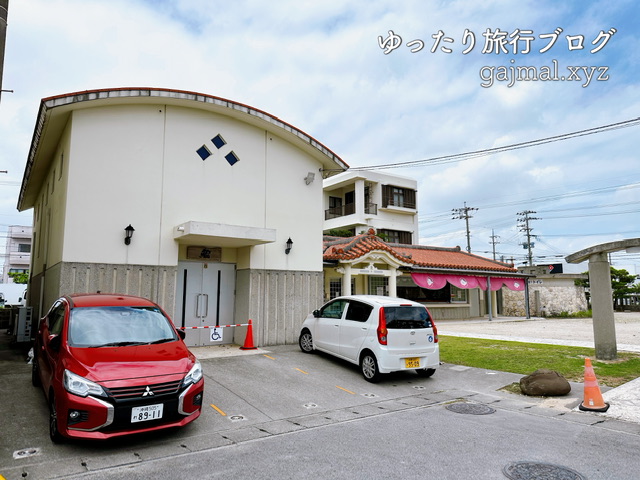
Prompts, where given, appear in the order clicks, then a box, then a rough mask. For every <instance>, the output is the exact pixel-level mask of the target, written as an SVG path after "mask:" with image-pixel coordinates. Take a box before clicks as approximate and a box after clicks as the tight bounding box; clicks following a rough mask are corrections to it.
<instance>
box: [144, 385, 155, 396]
mask: <svg viewBox="0 0 640 480" xmlns="http://www.w3.org/2000/svg"><path fill="white" fill-rule="evenodd" d="M152 395H153V392H152V391H151V389H150V388H149V385H147V388H146V390H145V391H144V393H143V394H142V396H143V397H147V396H149V397H150V396H152Z"/></svg>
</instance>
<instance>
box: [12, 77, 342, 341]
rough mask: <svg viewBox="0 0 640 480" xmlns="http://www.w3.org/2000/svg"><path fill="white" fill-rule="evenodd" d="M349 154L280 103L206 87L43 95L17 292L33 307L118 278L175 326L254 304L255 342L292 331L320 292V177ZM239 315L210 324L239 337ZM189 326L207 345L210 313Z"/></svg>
mask: <svg viewBox="0 0 640 480" xmlns="http://www.w3.org/2000/svg"><path fill="white" fill-rule="evenodd" d="M346 168H347V165H346V164H345V163H344V162H343V161H342V160H341V159H340V158H339V157H338V156H337V155H335V154H334V153H333V152H332V151H331V150H329V149H328V148H327V147H325V146H324V145H322V144H321V143H319V142H318V141H316V140H315V139H313V138H312V137H310V136H309V135H307V134H305V133H304V132H302V131H301V130H299V129H297V128H295V127H293V126H292V125H289V124H287V123H285V122H283V121H282V120H280V119H278V118H277V117H274V116H272V115H270V114H268V113H266V112H263V111H260V110H256V109H254V108H251V107H249V106H246V105H242V104H239V103H236V102H233V101H230V100H225V99H221V98H217V97H213V96H209V95H202V94H197V93H192V92H184V91H176V90H167V89H139V88H124V89H110V90H93V91H85V92H78V93H72V94H65V95H60V96H55V97H49V98H45V99H43V100H42V103H41V105H40V110H39V112H38V117H37V119H36V127H35V131H34V136H33V140H32V143H31V148H30V151H29V156H28V159H27V165H26V168H25V173H24V178H23V183H22V188H21V191H20V196H19V200H18V209H19V210H20V211H24V210H27V209H31V208H33V213H34V221H33V225H34V236H33V250H32V258H31V282H30V289H29V292H30V293H29V305H31V306H33V307H34V308H35V310H34V315H36V313H37V314H38V315H41V314H43V313H44V312H45V311H46V309H47V308H48V306H49V305H50V304H51V303H52V302H53V301H54V300H55V299H56V298H57V297H58V296H59V295H61V294H64V293H70V292H96V291H104V292H117V293H129V294H136V295H142V296H145V297H149V298H151V299H153V300H155V301H156V302H158V303H159V304H160V305H161V306H162V307H163V308H165V310H167V312H168V313H169V314H170V315H171V316H172V317H173V319H174V322H175V323H176V324H177V325H178V326H184V327H210V326H216V325H228V324H246V323H247V322H248V320H249V319H251V320H252V321H253V333H254V340H255V342H256V343H257V344H259V345H269V344H276V343H285V342H292V341H295V338H297V327H298V325H299V322H300V319H301V318H304V316H305V315H306V314H307V313H308V312H309V311H311V310H313V309H314V308H317V306H318V305H319V304H320V303H321V301H322V296H323V272H322V268H323V267H322V256H321V255H320V252H321V251H322V231H323V222H322V218H321V216H320V215H318V214H317V212H318V211H319V210H320V209H321V208H322V198H323V197H322V195H323V194H322V182H321V181H319V180H320V178H322V170H325V169H326V170H333V171H335V170H344V169H346ZM314 180H315V181H314ZM129 226H131V227H132V228H131V229H130V231H131V232H132V237H131V238H130V240H129V243H128V244H127V243H125V229H126V227H129ZM289 239H291V241H292V247H291V248H289V249H287V245H286V244H287V241H288V240H289ZM285 250H287V251H285ZM245 330H246V327H242V328H240V327H228V328H223V329H221V330H216V331H218V332H220V331H221V332H223V335H222V337H223V338H222V341H223V342H225V343H230V342H232V341H235V342H236V343H241V342H242V340H243V339H244V336H245ZM234 331H235V338H234ZM187 335H188V336H187V341H188V343H189V344H190V345H208V344H210V343H211V338H212V337H211V335H212V329H207V328H198V329H188V330H187Z"/></svg>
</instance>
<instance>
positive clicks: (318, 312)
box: [313, 310, 320, 318]
mask: <svg viewBox="0 0 640 480" xmlns="http://www.w3.org/2000/svg"><path fill="white" fill-rule="evenodd" d="M313 316H314V317H316V318H320V310H314V311H313Z"/></svg>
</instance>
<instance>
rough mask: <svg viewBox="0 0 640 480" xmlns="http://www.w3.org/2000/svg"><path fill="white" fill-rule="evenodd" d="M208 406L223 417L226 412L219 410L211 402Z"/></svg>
mask: <svg viewBox="0 0 640 480" xmlns="http://www.w3.org/2000/svg"><path fill="white" fill-rule="evenodd" d="M209 406H210V407H211V408H213V409H214V410H215V411H216V412H218V413H219V414H220V415H222V416H223V417H226V416H227V414H226V413H224V412H223V411H222V410H220V409H219V408H218V407H216V406H215V405H214V404H213V403H211V404H209Z"/></svg>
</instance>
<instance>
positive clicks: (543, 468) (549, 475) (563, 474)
mask: <svg viewBox="0 0 640 480" xmlns="http://www.w3.org/2000/svg"><path fill="white" fill-rule="evenodd" d="M502 472H503V473H504V474H505V475H506V476H507V477H508V478H511V479H512V480H537V479H541V478H544V479H545V480H586V477H584V476H582V475H580V474H579V473H578V472H576V471H575V470H572V469H570V468H567V467H561V466H559V465H552V464H551V463H537V462H515V463H512V464H510V465H507V466H506V467H504V468H503V469H502Z"/></svg>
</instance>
